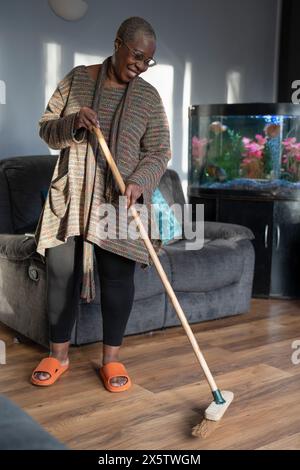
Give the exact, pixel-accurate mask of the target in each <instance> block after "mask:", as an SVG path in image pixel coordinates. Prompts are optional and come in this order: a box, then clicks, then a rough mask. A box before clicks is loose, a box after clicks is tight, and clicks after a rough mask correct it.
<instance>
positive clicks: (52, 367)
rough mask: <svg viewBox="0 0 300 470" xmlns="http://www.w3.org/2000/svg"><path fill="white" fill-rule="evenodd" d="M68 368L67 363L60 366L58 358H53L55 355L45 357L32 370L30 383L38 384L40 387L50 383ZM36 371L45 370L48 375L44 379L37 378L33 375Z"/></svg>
mask: <svg viewBox="0 0 300 470" xmlns="http://www.w3.org/2000/svg"><path fill="white" fill-rule="evenodd" d="M68 368H69V365H67V366H62V365H61V363H60V362H59V360H58V359H55V357H45V358H44V359H42V360H41V362H40V363H39V365H38V366H37V367H36V368H35V369H34V371H33V372H32V376H31V383H32V384H33V385H39V386H40V387H47V386H48V385H52V384H54V382H56V380H57V379H58V378H59V377H60V376H61V374H63V373H64V372H65V371H66V370H67V369H68ZM36 372H45V373H47V374H49V375H50V377H49V378H48V379H45V380H39V379H37V378H36V377H35V373H36Z"/></svg>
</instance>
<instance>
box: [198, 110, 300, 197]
mask: <svg viewBox="0 0 300 470" xmlns="http://www.w3.org/2000/svg"><path fill="white" fill-rule="evenodd" d="M189 187H190V188H203V189H204V188H206V189H223V190H228V189H235V190H243V191H256V192H257V191H263V192H269V193H270V194H272V195H274V196H288V194H289V193H291V192H293V191H295V190H298V191H299V190H300V105H297V104H295V105H294V104H285V103H250V104H233V105H230V104H227V105H198V106H191V107H190V109H189Z"/></svg>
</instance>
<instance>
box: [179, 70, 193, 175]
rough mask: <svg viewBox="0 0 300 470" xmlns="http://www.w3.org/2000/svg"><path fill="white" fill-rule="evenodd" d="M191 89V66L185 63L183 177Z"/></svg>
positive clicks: (186, 156)
mask: <svg viewBox="0 0 300 470" xmlns="http://www.w3.org/2000/svg"><path fill="white" fill-rule="evenodd" d="M191 89H192V64H191V62H186V63H185V68H184V79H183V97H182V151H181V155H182V157H181V158H182V160H181V169H182V171H183V173H184V175H187V172H188V158H189V152H188V146H189V114H188V109H189V106H190V104H191Z"/></svg>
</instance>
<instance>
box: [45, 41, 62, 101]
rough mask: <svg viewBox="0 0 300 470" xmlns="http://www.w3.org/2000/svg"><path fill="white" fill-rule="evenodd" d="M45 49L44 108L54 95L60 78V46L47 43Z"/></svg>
mask: <svg viewBox="0 0 300 470" xmlns="http://www.w3.org/2000/svg"><path fill="white" fill-rule="evenodd" d="M44 49H45V65H46V67H45V73H46V76H45V106H47V103H48V101H49V99H50V98H51V96H52V94H53V93H54V91H55V89H56V87H57V83H58V82H59V80H60V78H61V75H60V74H61V46H60V45H59V44H54V43H47V44H45V45H44Z"/></svg>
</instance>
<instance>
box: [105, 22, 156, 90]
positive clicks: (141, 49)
mask: <svg viewBox="0 0 300 470" xmlns="http://www.w3.org/2000/svg"><path fill="white" fill-rule="evenodd" d="M155 48H156V43H155V39H153V38H151V37H149V36H146V35H144V34H143V33H142V32H139V31H138V32H137V33H136V35H135V38H134V40H132V41H129V42H126V43H125V42H124V41H123V40H122V39H120V38H117V39H116V40H115V53H114V55H113V61H112V62H113V68H114V72H115V75H116V78H117V79H118V81H120V82H121V83H128V82H130V80H132V79H133V78H135V77H136V76H138V75H140V74H141V73H143V72H145V71H146V70H147V69H148V65H147V64H146V62H145V61H147V60H149V59H152V58H153V56H154V53H155Z"/></svg>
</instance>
